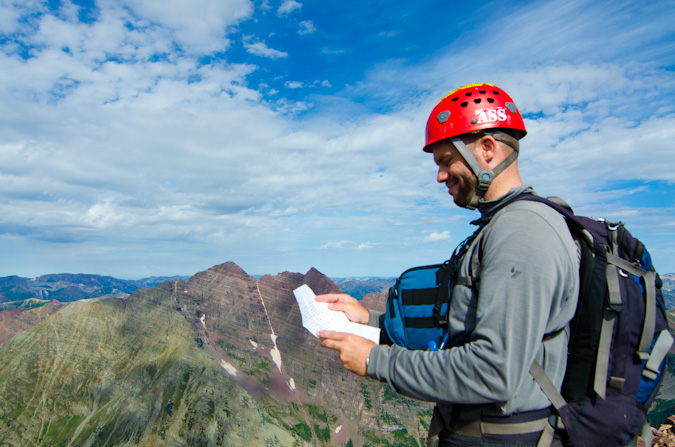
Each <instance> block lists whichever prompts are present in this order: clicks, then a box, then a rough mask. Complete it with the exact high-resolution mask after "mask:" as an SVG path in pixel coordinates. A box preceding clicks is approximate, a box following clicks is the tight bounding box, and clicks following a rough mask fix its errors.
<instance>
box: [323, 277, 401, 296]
mask: <svg viewBox="0 0 675 447" xmlns="http://www.w3.org/2000/svg"><path fill="white" fill-rule="evenodd" d="M331 279H332V280H333V281H334V282H335V284H337V285H338V287H339V288H340V289H341V290H342V291H343V292H344V293H347V294H349V295H351V296H353V297H354V298H356V299H359V300H360V299H362V298H363V297H364V296H366V295H368V294H369V293H375V294H379V293H380V292H382V291H384V290H388V289H389V288H390V287H391V286H392V285H394V282H395V281H396V278H331Z"/></svg>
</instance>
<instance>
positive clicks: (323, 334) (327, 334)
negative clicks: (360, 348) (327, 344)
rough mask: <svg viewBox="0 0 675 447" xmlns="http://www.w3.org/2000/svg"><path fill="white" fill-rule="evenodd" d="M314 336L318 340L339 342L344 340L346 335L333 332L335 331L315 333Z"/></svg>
mask: <svg viewBox="0 0 675 447" xmlns="http://www.w3.org/2000/svg"><path fill="white" fill-rule="evenodd" d="M316 335H317V336H318V337H319V338H324V339H329V340H338V341H341V340H344V338H345V336H346V335H348V334H345V333H344V332H335V331H319V332H317V333H316Z"/></svg>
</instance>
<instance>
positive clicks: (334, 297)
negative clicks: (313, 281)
mask: <svg viewBox="0 0 675 447" xmlns="http://www.w3.org/2000/svg"><path fill="white" fill-rule="evenodd" d="M340 298H342V294H340V293H326V294H324V295H317V296H316V297H314V300H315V301H319V302H322V303H336V302H338V301H339V300H340Z"/></svg>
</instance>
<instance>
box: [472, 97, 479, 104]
mask: <svg viewBox="0 0 675 447" xmlns="http://www.w3.org/2000/svg"><path fill="white" fill-rule="evenodd" d="M480 101H481V99H480V98H476V99H474V100H473V102H475V103H476V104H480Z"/></svg>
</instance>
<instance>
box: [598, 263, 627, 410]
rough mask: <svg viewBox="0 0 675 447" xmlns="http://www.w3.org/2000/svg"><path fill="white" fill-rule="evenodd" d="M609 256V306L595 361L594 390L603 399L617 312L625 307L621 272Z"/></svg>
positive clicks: (603, 316) (604, 316)
mask: <svg viewBox="0 0 675 447" xmlns="http://www.w3.org/2000/svg"><path fill="white" fill-rule="evenodd" d="M609 256H610V253H607V269H606V274H607V290H608V292H609V306H608V307H606V308H605V312H604V314H603V315H602V326H601V327H600V340H599V341H598V353H597V356H596V359H595V379H594V381H593V390H594V391H595V392H596V393H597V395H598V396H600V397H601V398H603V399H604V398H605V391H606V390H607V373H608V370H609V351H610V348H611V346H612V334H613V333H614V323H615V320H616V314H617V312H620V311H621V307H622V306H623V302H622V301H621V288H620V286H619V271H618V269H617V268H616V266H614V265H612V263H611V262H610V260H609Z"/></svg>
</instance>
